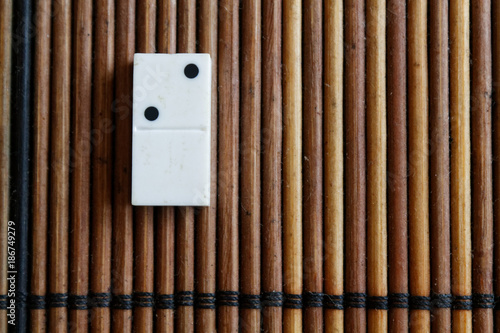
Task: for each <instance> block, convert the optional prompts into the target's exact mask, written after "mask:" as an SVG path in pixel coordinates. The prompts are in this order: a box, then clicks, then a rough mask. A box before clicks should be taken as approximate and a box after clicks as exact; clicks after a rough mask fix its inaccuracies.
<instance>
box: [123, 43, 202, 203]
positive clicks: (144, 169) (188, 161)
mask: <svg viewBox="0 0 500 333" xmlns="http://www.w3.org/2000/svg"><path fill="white" fill-rule="evenodd" d="M210 88H211V61H210V56H209V55H208V54H140V53H138V54H135V56H134V88H133V94H134V96H133V126H132V131H133V133H132V204H133V205H136V206H208V205H210V105H211V102H210V99H211V91H210ZM148 118H149V119H148ZM117 144H120V143H119V142H117Z"/></svg>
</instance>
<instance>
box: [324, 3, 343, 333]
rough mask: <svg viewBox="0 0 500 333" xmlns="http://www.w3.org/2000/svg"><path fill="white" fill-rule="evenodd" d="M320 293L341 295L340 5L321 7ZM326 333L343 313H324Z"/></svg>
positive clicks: (337, 326) (336, 329)
mask: <svg viewBox="0 0 500 333" xmlns="http://www.w3.org/2000/svg"><path fill="white" fill-rule="evenodd" d="M324 20H325V21H324V28H323V31H324V32H323V33H324V34H325V35H326V36H331V38H325V39H324V55H325V56H324V67H323V80H324V86H323V92H324V95H323V102H324V120H323V149H324V151H323V158H324V195H325V199H324V200H325V202H324V228H325V229H324V238H323V240H324V260H325V262H324V278H325V280H324V283H323V284H324V293H325V294H326V295H342V294H343V293H344V156H343V152H344V150H343V128H342V124H343V114H342V112H343V108H342V106H343V96H342V93H343V85H342V82H343V59H344V58H343V52H344V47H343V43H342V42H343V40H342V38H343V3H342V1H334V0H328V1H325V4H324ZM324 322H325V331H326V332H342V331H343V329H344V311H342V310H333V309H327V308H325V310H324Z"/></svg>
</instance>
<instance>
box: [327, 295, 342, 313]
mask: <svg viewBox="0 0 500 333" xmlns="http://www.w3.org/2000/svg"><path fill="white" fill-rule="evenodd" d="M323 304H324V306H325V308H327V309H332V310H344V295H328V294H324V295H323Z"/></svg>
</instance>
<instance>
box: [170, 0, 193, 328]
mask: <svg viewBox="0 0 500 333" xmlns="http://www.w3.org/2000/svg"><path fill="white" fill-rule="evenodd" d="M177 27H178V29H177V49H178V51H179V52H180V53H194V52H195V51H196V2H195V0H179V1H178V5H177ZM175 220H176V233H177V238H176V246H177V248H176V255H177V257H176V264H177V266H176V292H177V293H183V292H189V293H192V292H193V291H194V240H195V236H194V208H193V207H178V208H177V209H176V213H175ZM175 320H176V322H175V327H176V330H177V331H180V332H192V331H193V330H194V311H193V306H192V305H191V306H182V305H181V306H178V307H177V311H176V319H175Z"/></svg>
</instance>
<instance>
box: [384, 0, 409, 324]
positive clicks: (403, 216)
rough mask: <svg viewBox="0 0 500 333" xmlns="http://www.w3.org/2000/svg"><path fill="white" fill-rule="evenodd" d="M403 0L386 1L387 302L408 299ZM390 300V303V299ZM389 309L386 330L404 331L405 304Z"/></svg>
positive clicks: (404, 4)
mask: <svg viewBox="0 0 500 333" xmlns="http://www.w3.org/2000/svg"><path fill="white" fill-rule="evenodd" d="M406 81H407V80H406V1H399V0H388V1H387V140H388V142H387V151H388V152H389V153H388V155H387V176H388V177H387V212H388V215H387V223H388V233H389V235H388V236H389V238H388V240H389V248H388V260H389V261H388V264H389V292H390V296H389V297H390V303H389V304H390V305H391V303H396V302H394V300H397V299H402V300H406V301H408V297H407V296H408V199H407V193H408V192H407V189H408V187H407V161H406V154H407V145H406V139H407V131H406V111H407V110H406ZM391 300H392V301H393V302H391ZM405 305H406V307H401V308H391V309H390V310H389V331H390V332H406V331H408V308H407V303H406V304H403V306H405Z"/></svg>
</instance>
